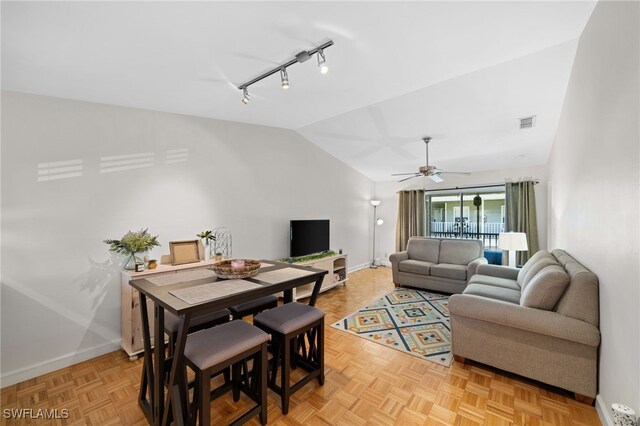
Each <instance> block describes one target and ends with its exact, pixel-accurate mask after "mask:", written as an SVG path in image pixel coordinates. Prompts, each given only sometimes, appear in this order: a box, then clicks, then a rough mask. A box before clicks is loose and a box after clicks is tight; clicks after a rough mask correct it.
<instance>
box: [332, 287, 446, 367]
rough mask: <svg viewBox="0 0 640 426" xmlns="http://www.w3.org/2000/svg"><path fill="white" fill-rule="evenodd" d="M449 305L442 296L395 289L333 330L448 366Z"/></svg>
mask: <svg viewBox="0 0 640 426" xmlns="http://www.w3.org/2000/svg"><path fill="white" fill-rule="evenodd" d="M448 302H449V297H448V296H445V295H442V294H437V293H430V292H428V291H421V290H413V289H407V288H397V289H395V290H393V291H392V292H391V293H389V294H387V295H385V296H383V297H381V298H379V299H376V300H375V301H373V303H370V304H369V305H367V306H365V307H364V308H362V309H360V310H359V311H357V312H354V313H353V314H351V315H349V316H347V317H345V318H343V319H341V320H340V321H338V322H336V323H335V324H332V327H334V328H337V329H339V330H343V331H346V332H348V333H351V334H355V335H356V336H358V337H362V338H363V339H367V340H370V341H372V342H376V343H379V344H381V345H384V346H387V347H389V348H393V349H396V350H399V351H402V352H406V353H408V354H410V355H413V356H416V357H419V358H422V359H425V360H427V361H431V362H435V363H437V364H440V365H444V366H446V367H448V366H449V365H451V358H452V356H451V329H450V325H449V309H448V306H447V305H448Z"/></svg>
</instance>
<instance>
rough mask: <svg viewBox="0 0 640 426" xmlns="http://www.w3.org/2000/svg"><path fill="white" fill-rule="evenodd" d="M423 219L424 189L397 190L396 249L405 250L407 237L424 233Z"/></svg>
mask: <svg viewBox="0 0 640 426" xmlns="http://www.w3.org/2000/svg"><path fill="white" fill-rule="evenodd" d="M424 221H425V217H424V190H422V189H415V190H410V191H399V192H398V220H397V222H396V251H403V250H406V248H407V242H408V241H409V237H413V236H416V235H420V236H422V235H424Z"/></svg>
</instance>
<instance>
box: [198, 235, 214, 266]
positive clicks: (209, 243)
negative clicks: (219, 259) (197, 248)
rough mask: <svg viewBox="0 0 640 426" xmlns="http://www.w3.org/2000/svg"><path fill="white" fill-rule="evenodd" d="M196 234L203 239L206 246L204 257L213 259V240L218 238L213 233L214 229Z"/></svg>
mask: <svg viewBox="0 0 640 426" xmlns="http://www.w3.org/2000/svg"><path fill="white" fill-rule="evenodd" d="M196 236H197V237H198V238H200V239H201V240H202V245H203V246H204V259H205V260H208V259H211V251H212V250H213V242H214V241H215V240H216V236H215V235H213V231H202V232H200V233H199V234H196Z"/></svg>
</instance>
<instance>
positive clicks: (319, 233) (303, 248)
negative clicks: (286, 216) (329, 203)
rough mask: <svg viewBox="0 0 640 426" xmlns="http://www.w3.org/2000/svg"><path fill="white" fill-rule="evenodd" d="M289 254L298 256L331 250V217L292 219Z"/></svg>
mask: <svg viewBox="0 0 640 426" xmlns="http://www.w3.org/2000/svg"><path fill="white" fill-rule="evenodd" d="M289 235H290V238H291V244H290V246H289V249H290V250H289V256H291V257H298V256H305V255H307V254H312V253H320V252H323V251H327V250H329V219H322V220H292V221H291V228H290V234H289Z"/></svg>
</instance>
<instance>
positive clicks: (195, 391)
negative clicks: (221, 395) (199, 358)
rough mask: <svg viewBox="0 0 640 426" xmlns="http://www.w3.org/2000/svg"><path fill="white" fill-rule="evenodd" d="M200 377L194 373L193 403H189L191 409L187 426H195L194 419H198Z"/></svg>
mask: <svg viewBox="0 0 640 426" xmlns="http://www.w3.org/2000/svg"><path fill="white" fill-rule="evenodd" d="M201 379H202V377H201V376H200V374H198V373H196V381H195V386H194V388H193V401H192V402H191V409H190V410H189V422H188V423H187V424H188V425H189V426H196V419H197V418H198V412H199V407H200V393H199V392H200V380H201Z"/></svg>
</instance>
